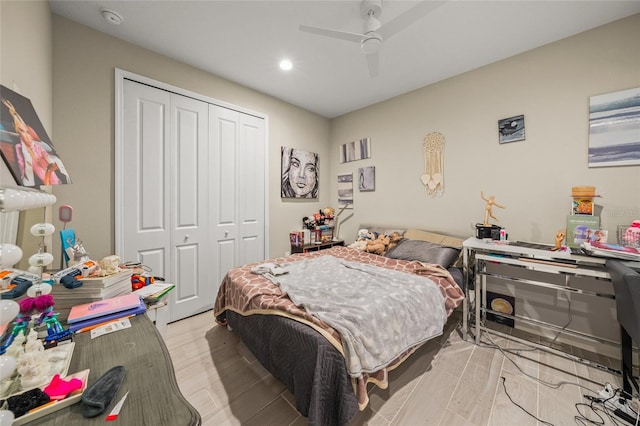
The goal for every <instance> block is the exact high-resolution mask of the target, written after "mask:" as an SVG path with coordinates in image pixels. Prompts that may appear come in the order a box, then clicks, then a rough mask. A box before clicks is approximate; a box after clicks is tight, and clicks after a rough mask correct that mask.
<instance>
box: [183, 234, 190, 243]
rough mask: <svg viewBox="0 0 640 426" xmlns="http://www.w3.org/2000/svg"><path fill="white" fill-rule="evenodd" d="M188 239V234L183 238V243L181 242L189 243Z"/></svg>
mask: <svg viewBox="0 0 640 426" xmlns="http://www.w3.org/2000/svg"><path fill="white" fill-rule="evenodd" d="M190 237H191V235H189V234H185V236H184V241H183V242H185V243H186V242H187V241H189V238H190Z"/></svg>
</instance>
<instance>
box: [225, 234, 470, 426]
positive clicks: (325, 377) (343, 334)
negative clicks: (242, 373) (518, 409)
mask: <svg viewBox="0 0 640 426" xmlns="http://www.w3.org/2000/svg"><path fill="white" fill-rule="evenodd" d="M376 229H379V228H376ZM394 230H395V231H398V232H401V233H402V235H403V236H404V238H403V240H401V241H400V243H399V244H398V245H397V247H395V248H393V249H392V250H390V251H389V252H388V253H385V255H383V256H380V255H376V254H372V253H367V252H365V251H362V250H358V249H355V248H352V247H332V248H330V249H327V250H321V251H315V252H310V253H300V254H294V255H291V256H288V257H281V258H275V259H268V260H266V261H263V262H259V263H254V264H248V265H243V266H241V267H238V268H234V269H232V270H230V271H229V272H228V273H227V275H226V276H225V277H224V279H223V282H222V283H221V286H220V289H219V291H218V295H217V297H216V301H215V304H214V315H215V319H216V321H217V322H218V323H219V324H221V325H226V326H228V327H229V328H230V329H231V330H233V331H234V332H237V333H238V335H239V336H240V337H241V339H242V340H243V342H244V343H245V345H246V346H247V347H248V348H249V350H250V351H251V352H252V353H253V354H254V355H255V356H256V358H257V359H258V361H259V362H260V363H261V364H262V365H263V366H264V367H265V368H266V369H267V370H268V371H269V372H270V373H271V374H273V376H274V377H276V378H278V379H279V380H280V381H282V382H283V383H284V385H285V386H286V387H287V388H288V389H289V391H290V392H291V393H292V394H293V396H294V398H295V404H296V408H297V410H298V411H299V412H300V413H301V414H302V415H303V416H305V417H307V418H308V421H309V424H312V425H334V424H335V425H342V424H347V423H348V422H349V420H350V419H351V418H352V417H353V416H354V415H355V414H356V413H357V412H358V410H362V409H364V408H365V407H366V406H367V404H368V396H367V386H368V384H369V383H372V384H373V385H375V386H379V387H381V388H386V387H387V385H388V374H389V372H390V371H391V370H393V369H394V368H395V367H397V366H398V365H400V364H401V363H402V362H403V361H404V360H405V359H407V358H408V357H409V356H410V355H411V354H412V353H413V352H415V351H416V349H418V348H419V347H420V346H421V345H422V344H424V343H425V342H426V341H428V340H429V339H431V338H433V337H436V336H438V335H440V334H441V333H442V328H443V326H444V323H445V322H446V320H447V318H448V317H449V315H450V314H451V313H452V312H453V311H454V310H455V309H456V308H457V307H458V306H459V305H460V304H461V302H462V300H463V299H464V294H463V291H462V285H461V278H462V274H461V272H460V269H459V267H458V266H459V262H460V244H461V242H462V240H461V239H457V238H453V237H449V236H445V235H442V234H438V233H430V232H425V231H420V230H406V231H405V230H397V229H394ZM386 231H387V232H391V230H390V229H388V230H386ZM264 263H275V264H280V265H284V266H285V268H286V269H287V273H286V274H283V275H278V276H275V277H274V276H273V275H270V274H269V273H267V274H265V275H262V274H256V273H255V272H256V269H257V267H258V266H259V265H261V264H264ZM252 269H253V271H254V272H252ZM347 282H348V283H349V285H348V286H346V285H345V283H347ZM341 288H344V289H341ZM358 289H359V290H358ZM363 289H366V291H363ZM376 289H379V290H376ZM350 290H352V291H351V292H350ZM376 291H380V295H376V296H374V297H372V295H373V294H377V293H375V292H376ZM342 292H346V293H347V294H348V297H347V298H346V299H344V300H343V298H344V297H345V296H343V295H340V294H338V293H342ZM403 293H404V299H403V298H402V297H403V296H402V294H403ZM349 298H353V299H349ZM396 299H397V300H398V301H399V302H398V303H399V305H398V306H395V307H394V305H393V304H392V303H393V301H394V300H396ZM294 300H295V301H296V302H298V305H296V303H294ZM352 300H353V302H352ZM299 306H305V308H301V307H299ZM336 306H337V307H336ZM423 306H429V308H428V309H424V308H423ZM343 309H345V310H344V311H343ZM351 309H355V313H353V312H351V311H350V310H351ZM336 312H340V315H337V314H336ZM371 312H375V313H376V316H374V317H371V316H370V313H371ZM390 318H391V319H390ZM352 323H353V324H352ZM399 324H400V325H401V327H400V326H399ZM394 327H395V328H394ZM398 327H400V328H401V329H400V330H399V329H398ZM368 328H371V329H373V330H374V331H371V332H368V331H367V329H368ZM380 342H383V344H381V343H380Z"/></svg>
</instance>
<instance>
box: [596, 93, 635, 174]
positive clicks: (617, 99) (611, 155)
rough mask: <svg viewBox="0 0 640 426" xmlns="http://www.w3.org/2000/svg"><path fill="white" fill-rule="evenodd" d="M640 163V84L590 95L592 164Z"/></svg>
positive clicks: (605, 165) (603, 165)
mask: <svg viewBox="0 0 640 426" xmlns="http://www.w3.org/2000/svg"><path fill="white" fill-rule="evenodd" d="M638 164H640V87H636V88H634V89H628V90H621V91H619V92H612V93H606V94H604V95H597V96H592V97H591V98H590V99H589V167H607V166H633V165H638Z"/></svg>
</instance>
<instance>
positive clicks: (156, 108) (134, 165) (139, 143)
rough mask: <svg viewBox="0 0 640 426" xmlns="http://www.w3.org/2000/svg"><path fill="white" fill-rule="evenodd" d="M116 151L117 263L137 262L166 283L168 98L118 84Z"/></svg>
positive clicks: (168, 244)
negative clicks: (119, 176)
mask: <svg viewBox="0 0 640 426" xmlns="http://www.w3.org/2000/svg"><path fill="white" fill-rule="evenodd" d="M123 103H124V105H123V108H124V113H123V138H124V141H123V143H122V147H121V149H122V150H123V155H120V156H119V157H120V158H122V163H123V164H122V168H121V170H122V171H123V175H124V176H123V182H124V185H123V186H124V189H123V191H122V194H120V196H119V200H120V202H121V203H122V204H121V207H120V208H119V210H120V211H121V212H122V224H121V227H122V235H123V236H124V241H123V244H122V245H121V250H120V252H119V253H118V254H119V255H120V257H121V258H122V260H123V261H139V262H142V263H144V264H145V265H148V266H150V267H151V268H152V269H153V274H154V275H157V276H162V277H166V278H167V279H169V278H170V277H168V276H167V273H168V271H169V268H168V266H169V263H168V262H169V256H170V247H171V234H170V232H169V230H170V227H171V224H170V222H169V221H170V218H171V210H170V206H171V204H170V202H171V200H170V198H171V197H170V194H169V191H168V190H167V189H168V187H169V183H168V182H169V180H168V179H169V176H168V175H167V173H166V170H168V168H169V167H168V165H169V163H168V159H169V155H168V154H169V134H170V133H169V123H170V120H169V109H170V108H169V105H170V94H169V93H168V92H165V91H162V90H157V89H154V88H151V87H149V86H145V85H142V84H139V83H135V82H132V81H129V80H125V82H124V93H123Z"/></svg>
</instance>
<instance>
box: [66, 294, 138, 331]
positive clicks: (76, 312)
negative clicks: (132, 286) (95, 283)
mask: <svg viewBox="0 0 640 426" xmlns="http://www.w3.org/2000/svg"><path fill="white" fill-rule="evenodd" d="M146 310H147V307H146V305H145V304H144V302H143V301H142V299H141V298H140V297H139V296H138V295H137V294H134V293H129V294H125V295H123V296H118V297H112V298H109V299H104V300H99V301H97V302H91V303H86V304H83V305H76V306H74V307H72V308H71V311H70V312H69V317H68V318H67V323H68V324H69V330H71V331H77V330H81V329H84V328H87V327H90V326H93V325H98V324H102V323H106V322H109V321H113V320H116V319H118V318H125V317H126V318H128V317H131V316H135V315H138V314H143V313H145V312H146Z"/></svg>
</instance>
